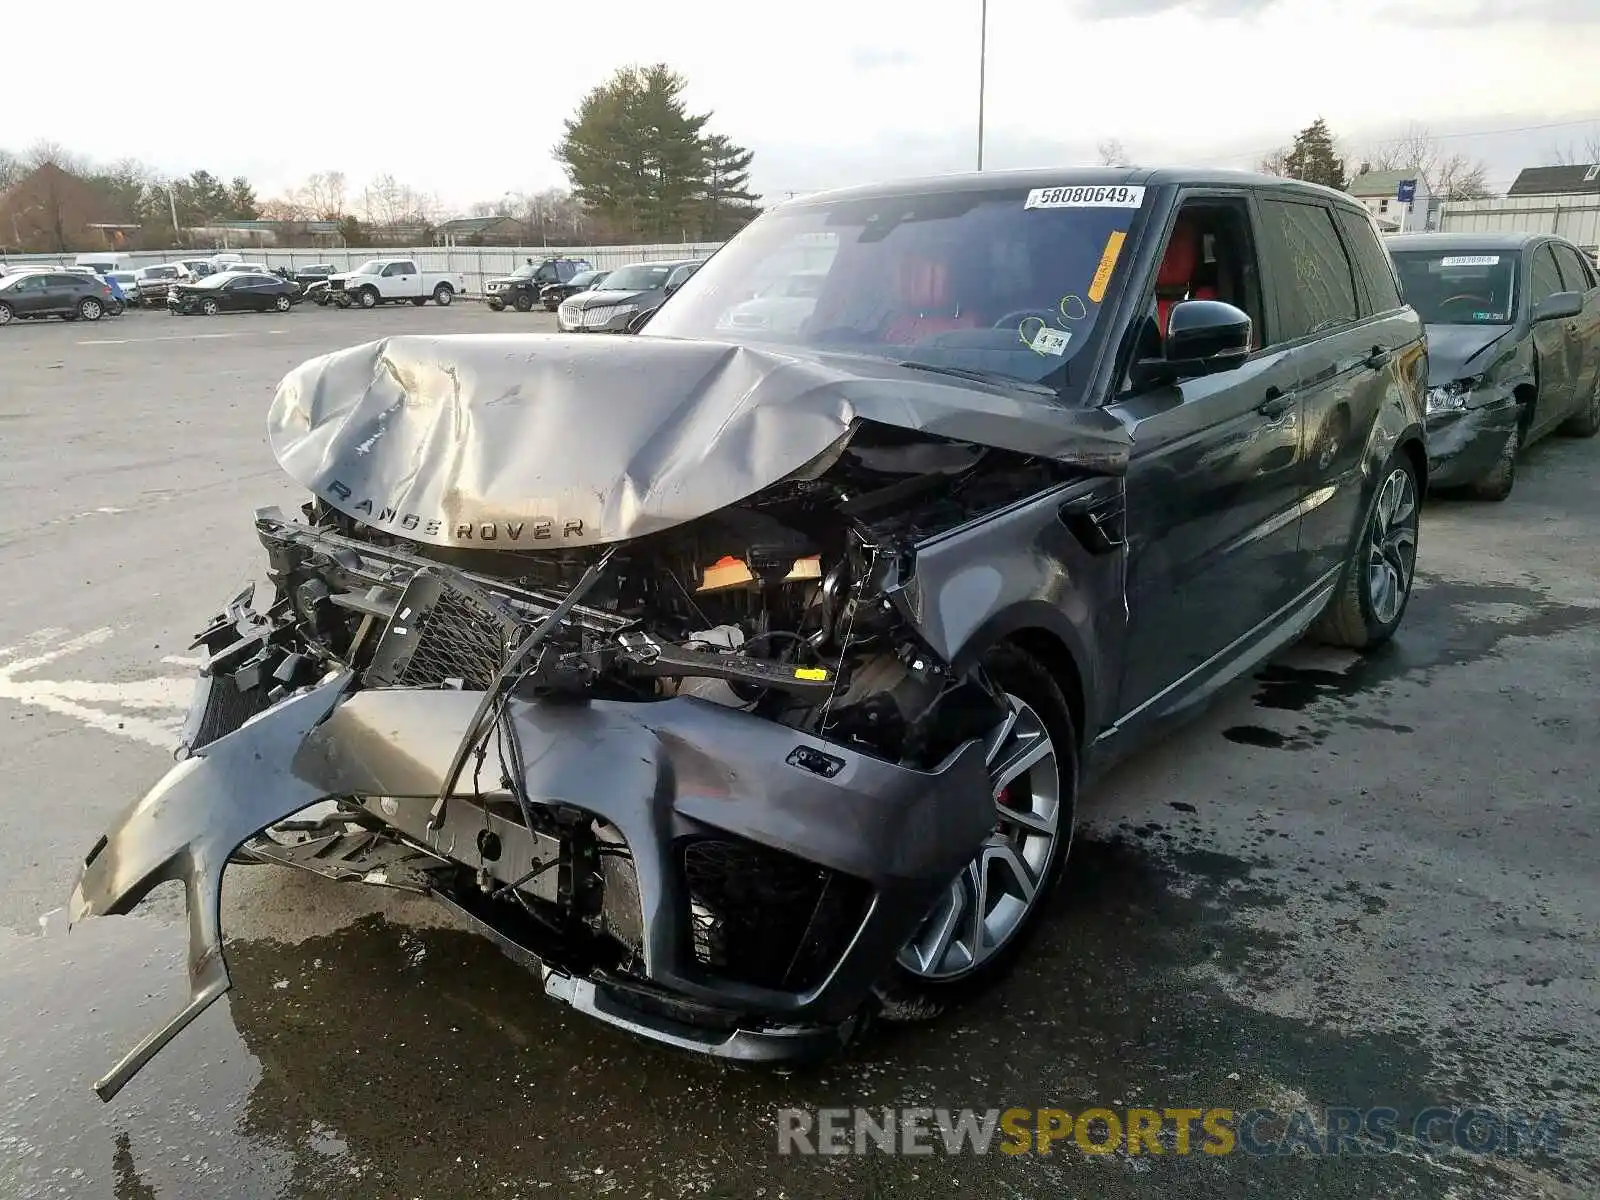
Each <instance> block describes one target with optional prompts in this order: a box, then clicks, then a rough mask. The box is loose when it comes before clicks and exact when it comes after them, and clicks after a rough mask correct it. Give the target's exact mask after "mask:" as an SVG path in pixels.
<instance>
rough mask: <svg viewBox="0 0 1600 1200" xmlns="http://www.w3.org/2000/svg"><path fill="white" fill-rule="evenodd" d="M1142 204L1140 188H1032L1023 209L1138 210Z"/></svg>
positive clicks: (1142, 191) (1142, 195)
mask: <svg viewBox="0 0 1600 1200" xmlns="http://www.w3.org/2000/svg"><path fill="white" fill-rule="evenodd" d="M1143 203H1144V188H1142V187H1049V188H1034V189H1033V190H1032V191H1031V192H1029V193H1028V198H1027V200H1025V201H1024V202H1023V205H1022V207H1023V208H1138V207H1139V206H1140V205H1141V204H1143Z"/></svg>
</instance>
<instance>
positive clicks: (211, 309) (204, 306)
mask: <svg viewBox="0 0 1600 1200" xmlns="http://www.w3.org/2000/svg"><path fill="white" fill-rule="evenodd" d="M200 311H201V312H202V313H204V314H205V315H206V316H208V317H214V316H216V315H217V314H218V313H219V312H221V311H222V308H221V306H220V305H218V304H217V302H216V301H215V300H204V301H201V303H200Z"/></svg>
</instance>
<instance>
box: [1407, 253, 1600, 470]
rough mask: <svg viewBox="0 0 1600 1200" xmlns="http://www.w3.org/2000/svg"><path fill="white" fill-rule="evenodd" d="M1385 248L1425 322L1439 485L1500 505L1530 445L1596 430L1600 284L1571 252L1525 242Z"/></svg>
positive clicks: (1432, 455)
mask: <svg viewBox="0 0 1600 1200" xmlns="http://www.w3.org/2000/svg"><path fill="white" fill-rule="evenodd" d="M1386 242H1387V244H1388V248H1389V254H1390V257H1391V258H1393V260H1394V264H1395V269H1396V271H1397V272H1398V273H1399V276H1400V284H1401V288H1402V290H1403V292H1404V294H1405V298H1406V302H1407V303H1409V304H1410V305H1411V307H1412V308H1414V309H1416V310H1417V313H1418V314H1419V315H1420V316H1421V317H1422V319H1423V320H1424V321H1425V322H1427V329H1428V385H1429V386H1428V462H1429V476H1430V482H1431V484H1432V486H1434V487H1436V488H1451V487H1464V488H1467V489H1468V490H1470V491H1471V492H1472V494H1473V495H1475V496H1478V497H1480V498H1481V499H1485V500H1504V499H1505V498H1506V497H1507V496H1509V495H1510V494H1511V489H1512V487H1513V485H1514V484H1515V483H1516V477H1517V455H1518V454H1519V453H1520V452H1521V451H1522V449H1523V448H1524V447H1526V446H1528V445H1530V444H1531V443H1533V442H1534V441H1537V440H1538V439H1539V438H1541V437H1543V436H1545V435H1546V434H1547V433H1551V432H1553V431H1560V432H1561V433H1566V434H1571V435H1573V436H1575V437H1593V436H1594V435H1595V433H1597V432H1600V279H1597V276H1596V273H1595V269H1594V267H1593V266H1592V265H1591V264H1590V263H1589V261H1588V259H1587V258H1586V256H1585V255H1584V254H1583V253H1582V252H1581V251H1580V250H1579V249H1578V248H1577V247H1576V246H1574V245H1573V244H1572V243H1570V242H1568V241H1566V240H1564V239H1562V238H1557V237H1549V236H1547V235H1544V234H1530V233H1413V234H1400V235H1395V236H1391V237H1389V238H1387V239H1386Z"/></svg>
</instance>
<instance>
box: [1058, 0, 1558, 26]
mask: <svg viewBox="0 0 1600 1200" xmlns="http://www.w3.org/2000/svg"><path fill="white" fill-rule="evenodd" d="M1281 2H1282V0H1071V4H1070V6H1069V7H1070V9H1071V11H1073V12H1074V13H1076V14H1078V15H1079V16H1081V17H1087V18H1089V19H1090V20H1091V21H1124V20H1129V19H1133V18H1138V17H1153V16H1156V15H1157V14H1159V13H1170V12H1185V13H1188V14H1190V15H1191V16H1196V17H1220V18H1223V19H1228V18H1236V17H1254V16H1259V15H1260V14H1262V13H1264V12H1266V11H1267V10H1268V9H1270V8H1274V7H1276V6H1277V5H1278V4H1280V3H1281ZM1580 2H1581V0H1580Z"/></svg>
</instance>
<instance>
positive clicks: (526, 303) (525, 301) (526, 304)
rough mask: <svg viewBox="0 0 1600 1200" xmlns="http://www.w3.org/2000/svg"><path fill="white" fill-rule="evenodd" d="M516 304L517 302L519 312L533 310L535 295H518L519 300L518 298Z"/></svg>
mask: <svg viewBox="0 0 1600 1200" xmlns="http://www.w3.org/2000/svg"><path fill="white" fill-rule="evenodd" d="M516 304H517V311H518V312H521V313H525V312H532V311H533V297H532V296H528V295H521V296H518V297H517V300H516Z"/></svg>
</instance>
